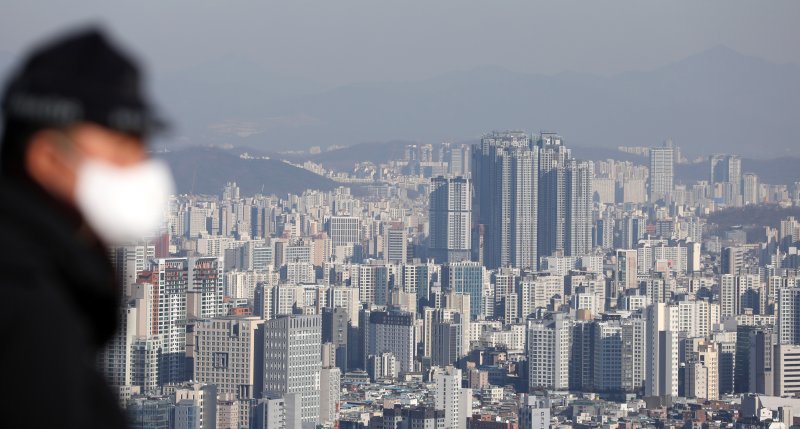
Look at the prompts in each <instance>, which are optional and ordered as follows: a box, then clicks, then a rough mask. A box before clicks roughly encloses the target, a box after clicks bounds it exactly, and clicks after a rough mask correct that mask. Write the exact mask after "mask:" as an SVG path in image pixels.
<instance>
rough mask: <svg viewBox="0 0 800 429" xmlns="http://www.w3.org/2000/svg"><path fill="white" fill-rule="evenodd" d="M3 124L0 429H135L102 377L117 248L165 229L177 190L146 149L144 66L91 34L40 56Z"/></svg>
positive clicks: (151, 126)
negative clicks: (127, 428) (100, 359)
mask: <svg viewBox="0 0 800 429" xmlns="http://www.w3.org/2000/svg"><path fill="white" fill-rule="evenodd" d="M2 112H3V134H2V142H0V199H2V204H1V205H0V249H2V250H0V253H1V254H2V257H1V258H0V272H1V273H2V275H0V294H2V301H0V329H2V334H0V338H1V339H2V341H3V351H2V353H0V369H2V372H3V377H2V383H0V388H2V390H3V392H4V394H3V398H4V399H3V400H2V401H0V409H1V410H2V412H0V415H2V416H3V423H2V424H0V426H3V427H63V428H117V427H124V425H125V419H124V417H123V414H122V411H121V410H120V408H119V407H118V405H117V402H118V401H117V399H116V395H115V394H113V393H112V390H111V389H110V388H109V386H107V385H106V383H105V381H104V380H103V378H102V376H101V375H100V374H99V373H98V372H97V370H96V369H95V359H96V356H95V355H96V353H97V351H98V349H99V348H100V347H102V346H103V345H104V343H105V342H106V341H107V340H108V339H109V338H110V337H111V336H112V335H113V334H114V331H115V330H116V328H117V319H118V312H119V302H120V299H121V296H120V288H119V286H118V285H116V284H115V282H114V274H113V270H112V266H111V265H110V261H109V259H108V256H107V255H108V252H107V251H106V250H105V246H106V245H109V244H115V243H122V242H125V241H129V240H134V239H137V238H141V237H143V236H145V235H147V234H149V233H150V232H152V230H153V229H154V228H155V227H158V225H159V222H160V220H161V217H162V215H163V213H164V209H165V207H166V204H167V203H168V198H169V194H170V192H171V186H172V182H171V177H170V174H169V170H168V169H167V168H166V167H165V166H164V165H163V164H162V163H160V161H155V160H151V159H149V158H148V156H147V151H146V146H145V143H144V139H145V138H146V137H148V136H150V135H151V134H152V133H153V132H154V131H156V130H157V129H158V128H160V122H159V121H157V120H156V118H155V117H154V115H153V113H152V110H151V108H150V106H149V104H148V102H147V101H146V100H145V97H144V96H143V95H142V91H141V88H140V75H139V72H138V69H137V67H136V65H135V64H134V63H133V62H132V61H131V60H130V59H129V58H128V57H127V56H125V55H124V54H123V53H121V52H120V51H119V50H118V49H117V48H115V47H114V46H112V45H111V44H110V43H109V42H108V41H107V39H106V38H105V37H104V36H103V35H102V34H101V33H100V32H99V31H97V30H91V29H90V30H84V31H81V32H78V33H72V34H70V35H67V36H65V37H63V38H61V39H59V40H56V41H54V42H51V43H49V44H47V45H45V46H42V47H40V48H39V49H36V50H35V51H34V52H33V53H32V54H31V55H30V56H29V57H28V58H27V60H25V61H24V62H23V64H22V65H21V66H20V67H19V68H18V69H17V70H16V72H15V73H13V74H12V76H11V78H10V81H9V82H8V84H7V86H6V89H5V93H4V94H3V99H2ZM23 410H24V411H23Z"/></svg>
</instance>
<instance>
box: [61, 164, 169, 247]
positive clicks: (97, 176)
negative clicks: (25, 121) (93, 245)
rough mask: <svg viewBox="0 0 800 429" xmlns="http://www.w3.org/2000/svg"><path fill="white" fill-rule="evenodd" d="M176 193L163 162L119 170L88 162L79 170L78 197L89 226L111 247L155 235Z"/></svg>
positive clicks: (120, 168) (107, 165)
mask: <svg viewBox="0 0 800 429" xmlns="http://www.w3.org/2000/svg"><path fill="white" fill-rule="evenodd" d="M173 189H174V185H173V182H172V174H171V173H170V170H169V167H168V166H167V164H166V163H165V162H164V161H161V160H157V159H149V160H146V161H143V162H141V163H138V164H136V165H133V166H130V167H120V166H116V165H114V164H111V163H107V162H102V161H97V160H91V159H89V160H85V161H84V162H82V163H81V164H80V167H79V168H78V173H77V184H76V190H75V197H76V200H77V205H78V209H79V210H80V212H81V214H83V217H84V218H85V219H86V222H87V223H88V224H89V226H90V227H91V228H92V230H93V231H94V232H95V233H97V235H98V236H100V238H101V239H103V240H104V241H105V242H106V244H109V245H110V244H120V243H126V242H129V241H133V240H139V239H142V238H144V237H147V236H148V235H151V234H153V233H154V232H156V229H157V228H158V227H160V226H161V223H162V221H163V220H164V215H165V213H166V211H167V208H168V206H169V197H170V195H172V193H173Z"/></svg>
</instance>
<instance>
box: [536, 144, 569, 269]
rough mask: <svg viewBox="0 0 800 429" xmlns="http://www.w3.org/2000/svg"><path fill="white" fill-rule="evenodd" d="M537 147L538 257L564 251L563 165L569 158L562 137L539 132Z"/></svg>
mask: <svg viewBox="0 0 800 429" xmlns="http://www.w3.org/2000/svg"><path fill="white" fill-rule="evenodd" d="M536 145H537V147H538V149H539V154H538V155H539V189H538V209H539V210H538V211H539V216H538V226H537V228H538V237H537V239H538V240H537V242H538V256H551V255H552V254H553V253H554V252H557V251H560V252H564V251H565V250H566V249H565V243H564V241H565V239H566V235H567V233H566V228H567V204H568V202H567V192H566V186H567V185H566V183H565V180H566V178H565V173H566V165H567V163H568V161H569V160H570V159H571V158H572V151H570V150H569V149H567V147H566V146H565V145H564V142H563V140H562V138H561V136H559V135H557V134H553V133H542V134H541V135H540V136H539V139H538V141H537V142H536Z"/></svg>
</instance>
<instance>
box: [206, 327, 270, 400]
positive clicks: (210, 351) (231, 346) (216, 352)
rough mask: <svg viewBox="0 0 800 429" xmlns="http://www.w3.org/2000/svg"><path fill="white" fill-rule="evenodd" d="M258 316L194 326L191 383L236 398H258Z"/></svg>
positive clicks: (260, 345) (260, 369)
mask: <svg viewBox="0 0 800 429" xmlns="http://www.w3.org/2000/svg"><path fill="white" fill-rule="evenodd" d="M262 324H263V320H261V319H260V318H258V317H225V318H215V319H210V320H203V321H200V322H197V323H196V324H195V325H194V332H195V335H196V338H195V348H196V350H195V358H194V380H196V381H197V382H199V383H207V384H214V385H216V386H217V391H218V392H220V393H232V394H234V395H235V396H236V398H237V399H240V400H245V399H253V398H257V397H260V396H261V391H262V388H261V386H262V383H263V381H264V379H263V370H264V367H263V365H264V362H263V358H262V357H263V347H264V344H263V338H262V335H263V334H262V331H261V330H260V329H259V328H260V326H261V325H262Z"/></svg>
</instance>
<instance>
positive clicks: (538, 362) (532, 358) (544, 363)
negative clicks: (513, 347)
mask: <svg viewBox="0 0 800 429" xmlns="http://www.w3.org/2000/svg"><path fill="white" fill-rule="evenodd" d="M571 331H572V322H571V320H570V319H567V317H566V315H565V314H563V313H555V314H552V317H551V318H549V319H544V320H529V321H528V386H529V392H535V391H540V390H567V389H569V358H570V353H571V346H572V336H571Z"/></svg>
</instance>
